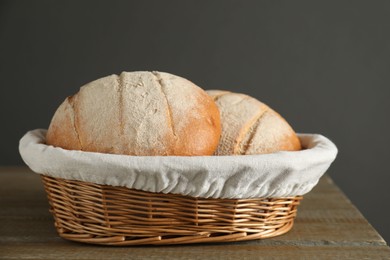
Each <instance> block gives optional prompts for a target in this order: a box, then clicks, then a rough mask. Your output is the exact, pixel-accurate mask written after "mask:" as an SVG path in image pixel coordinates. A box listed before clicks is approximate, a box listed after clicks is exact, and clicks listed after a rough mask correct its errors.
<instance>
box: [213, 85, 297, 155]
mask: <svg viewBox="0 0 390 260" xmlns="http://www.w3.org/2000/svg"><path fill="white" fill-rule="evenodd" d="M206 92H207V93H208V94H209V95H210V96H211V97H213V99H214V101H215V102H216V104H217V106H218V108H219V110H220V113H221V125H222V134H221V139H220V142H219V146H218V148H217V150H216V152H215V155H244V154H265V153H273V152H277V151H296V150H300V149H301V144H300V141H299V139H298V137H297V135H296V134H295V132H294V130H293V129H292V128H291V126H290V125H289V124H288V123H287V122H286V120H284V119H283V118H282V117H281V116H280V115H279V114H278V113H276V112H275V111H274V110H272V109H271V108H270V107H268V106H267V105H265V104H263V103H262V102H260V101H258V100H257V99H255V98H252V97H250V96H247V95H244V94H238V93H232V92H229V91H221V90H208V91H206Z"/></svg>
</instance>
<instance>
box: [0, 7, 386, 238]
mask: <svg viewBox="0 0 390 260" xmlns="http://www.w3.org/2000/svg"><path fill="white" fill-rule="evenodd" d="M389 13H390V1H227V0H225V1H179V0H178V1H106V2H102V1H62V2H58V1H57V2H56V3H54V2H51V1H6V2H4V1H2V2H0V47H1V48H0V66H1V67H0V115H1V127H0V131H1V132H0V133H1V137H2V140H1V141H0V142H1V146H0V165H21V164H23V162H22V161H21V159H20V157H19V154H18V150H17V146H18V140H19V138H20V137H21V136H22V135H23V134H24V133H25V132H26V131H28V130H31V129H35V128H46V127H47V126H48V124H49V122H50V119H51V117H52V115H53V113H54V111H55V109H56V108H57V107H58V105H59V104H60V103H61V102H62V100H63V99H64V98H65V97H66V96H67V95H71V94H73V93H75V92H77V90H78V88H79V87H80V86H81V85H83V84H84V83H86V82H89V81H91V80H94V79H96V78H99V77H102V76H106V75H109V74H112V73H120V72H121V71H133V70H160V71H167V72H171V73H173V74H177V75H180V76H183V77H186V78H188V79H190V80H192V81H193V82H195V83H197V84H198V85H199V86H201V87H203V88H205V89H210V88H217V89H228V90H232V91H235V92H243V93H247V94H250V95H253V96H255V97H256V98H258V99H260V100H262V101H264V102H265V103H267V104H269V105H270V106H271V107H273V108H274V109H276V110H277V111H279V112H280V113H281V114H282V115H283V116H284V117H285V118H286V119H287V120H288V121H289V122H290V123H291V125H292V126H293V127H294V128H295V130H297V131H298V132H313V133H321V134H324V135H325V136H327V137H329V138H331V139H332V140H333V141H334V142H335V143H336V144H337V145H338V147H339V150H340V152H339V155H338V158H337V161H336V162H335V163H334V164H333V165H332V167H331V169H330V170H329V173H330V175H331V176H332V177H333V178H334V180H335V181H336V183H337V184H338V185H339V186H340V187H341V188H342V189H343V190H344V191H345V192H346V194H347V195H348V196H349V197H350V199H351V200H352V201H353V202H354V203H355V204H356V205H357V206H358V208H359V209H360V210H361V211H362V212H363V214H364V215H365V216H366V217H367V218H368V219H369V221H370V222H371V223H372V224H373V225H374V226H375V227H376V228H377V229H378V230H379V231H380V233H381V234H382V235H383V236H384V237H385V239H387V240H388V241H390V228H389V224H388V220H389V219H390V211H389V209H388V208H389V206H390V205H389V204H390V203H389V201H390V191H389V189H388V186H389V181H390V171H389V167H388V166H387V165H386V163H388V157H389V145H390V135H389V133H390V124H389V112H390V105H389V98H390V91H389V88H390V33H389V32H390V15H389ZM386 161H387V162H386ZM324 206H326V205H324Z"/></svg>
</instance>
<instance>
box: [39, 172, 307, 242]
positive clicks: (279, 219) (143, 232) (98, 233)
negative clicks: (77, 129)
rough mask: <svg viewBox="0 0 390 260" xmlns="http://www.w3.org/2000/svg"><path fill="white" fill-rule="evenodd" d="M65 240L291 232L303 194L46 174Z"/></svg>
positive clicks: (205, 238) (224, 238)
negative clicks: (186, 190) (207, 193)
mask: <svg viewBox="0 0 390 260" xmlns="http://www.w3.org/2000/svg"><path fill="white" fill-rule="evenodd" d="M42 180H43V183H44V185H45V189H46V192H47V196H48V199H49V203H50V205H51V212H52V214H53V216H54V220H55V227H56V229H57V231H58V233H59V235H60V236H61V237H62V238H65V239H68V240H72V241H78V242H84V243H91V244H100V245H113V246H126V245H147V244H149V245H171V244H188V243H206V242H230V241H244V240H253V239H263V238H269V237H274V236H278V235H281V234H284V233H286V232H287V231H289V230H290V229H291V228H292V226H293V223H294V218H295V216H296V214H297V206H298V205H299V202H300V200H301V199H302V197H301V196H297V197H286V198H253V199H207V198H194V197H189V196H183V195H176V194H163V193H153V192H145V191H139V190H134V189H128V188H124V187H114V186H108V185H99V184H93V183H88V182H82V181H74V180H64V179H59V178H53V177H48V176H44V175H42Z"/></svg>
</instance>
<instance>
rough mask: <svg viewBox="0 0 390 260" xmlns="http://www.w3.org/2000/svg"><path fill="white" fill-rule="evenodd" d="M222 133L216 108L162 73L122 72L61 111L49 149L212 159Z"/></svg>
mask: <svg viewBox="0 0 390 260" xmlns="http://www.w3.org/2000/svg"><path fill="white" fill-rule="evenodd" d="M220 134H221V125H220V115H219V110H218V108H217V106H216V104H215V103H214V102H213V100H212V98H211V97H210V96H209V95H207V93H206V92H205V91H203V90H202V89H201V88H199V87H198V86H196V85H195V84H194V83H192V82H190V81H188V80H186V79H184V78H181V77H178V76H175V75H172V74H169V73H164V72H146V71H139V72H122V73H121V74H120V75H119V76H118V75H111V76H108V77H104V78H101V79H98V80H95V81H93V82H91V83H88V84H86V85H84V86H83V87H81V88H80V91H79V92H78V93H77V94H75V95H73V96H71V97H68V98H66V99H65V101H64V102H63V103H62V104H61V105H60V107H59V108H58V109H57V111H56V113H55V114H54V116H53V119H52V121H51V123H50V126H49V129H48V131H47V136H46V142H47V144H49V145H53V146H56V147H62V148H64V149H68V150H82V151H90V152H100V153H113V154H127V155H145V156H156V155H180V156H196V155H211V154H213V153H214V151H215V150H216V148H217V146H218V141H219V137H220Z"/></svg>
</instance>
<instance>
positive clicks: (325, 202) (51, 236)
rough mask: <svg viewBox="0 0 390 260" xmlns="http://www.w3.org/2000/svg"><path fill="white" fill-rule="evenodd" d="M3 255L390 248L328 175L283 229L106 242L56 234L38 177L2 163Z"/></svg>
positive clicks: (277, 254) (227, 255)
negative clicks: (218, 239)
mask: <svg viewBox="0 0 390 260" xmlns="http://www.w3.org/2000/svg"><path fill="white" fill-rule="evenodd" d="M0 184H1V189H0V205H1V207H0V220H1V221H0V259H240V260H242V259H390V248H389V247H388V246H387V245H386V242H385V241H384V240H383V239H382V238H381V236H380V235H379V234H378V233H377V232H376V231H375V230H374V229H373V227H372V226H371V225H370V224H369V223H368V222H367V220H366V219H365V218H364V217H363V216H362V214H361V213H360V212H359V211H358V210H357V209H356V208H355V207H354V206H353V205H352V203H351V202H350V201H349V200H348V199H347V198H346V197H345V195H344V194H343V193H342V192H341V191H340V190H339V189H338V188H337V187H336V186H335V185H334V183H333V182H332V180H331V179H330V178H329V177H328V176H324V177H323V178H322V179H321V181H320V183H319V184H318V185H317V186H316V187H315V188H314V189H313V191H311V192H310V193H309V194H307V195H305V196H304V200H303V201H302V203H301V205H300V206H299V208H298V217H297V219H296V222H295V224H294V227H293V229H292V230H291V231H290V232H288V233H287V234H285V235H282V236H279V237H275V238H269V239H264V240H255V241H248V242H236V243H218V244H200V245H177V246H137V247H106V246H94V245H86V244H81V243H75V242H69V241H66V240H63V239H61V238H60V237H58V235H57V234H56V231H55V229H54V226H53V224H54V223H53V218H52V216H51V215H50V213H49V211H48V208H49V207H48V203H47V200H46V194H45V193H44V190H43V185H42V183H41V180H40V177H39V176H38V175H37V174H34V173H32V172H31V171H30V170H29V169H27V168H25V167H1V168H0Z"/></svg>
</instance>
